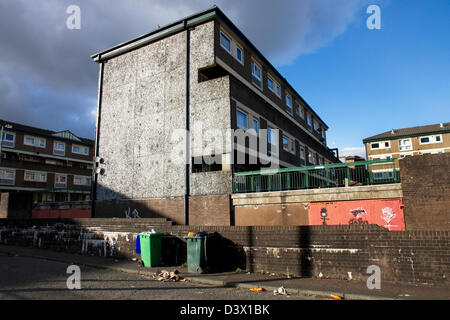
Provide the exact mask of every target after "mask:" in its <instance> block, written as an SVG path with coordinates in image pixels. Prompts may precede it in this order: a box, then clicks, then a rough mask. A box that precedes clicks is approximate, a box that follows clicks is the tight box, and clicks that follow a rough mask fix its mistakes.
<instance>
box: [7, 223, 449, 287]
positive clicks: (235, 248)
mask: <svg viewBox="0 0 450 320" xmlns="http://www.w3.org/2000/svg"><path fill="white" fill-rule="evenodd" d="M151 229H155V230H156V231H160V232H163V233H164V234H165V236H164V237H163V252H162V258H163V261H164V262H165V265H166V266H167V265H180V264H182V263H183V262H185V261H186V243H185V240H184V238H183V237H184V236H185V235H187V233H188V232H189V231H194V232H196V231H206V232H208V233H214V232H217V234H216V235H217V236H218V237H219V238H220V239H221V240H220V241H219V242H216V243H218V244H219V245H218V247H217V248H216V249H214V251H215V252H216V253H218V254H217V255H216V257H217V256H219V258H220V259H221V260H220V259H219V260H218V261H220V263H222V264H224V265H223V266H225V264H226V268H228V269H229V270H235V269H236V268H237V267H239V268H241V269H247V270H249V271H252V272H259V271H260V270H264V271H267V272H276V273H290V274H294V275H302V276H307V277H312V276H317V275H318V274H319V273H320V272H322V274H324V276H328V277H330V278H345V277H346V276H347V272H352V276H353V278H355V279H361V280H364V279H367V277H368V274H367V273H366V270H367V267H369V266H370V265H378V266H379V267H380V268H381V272H382V280H383V279H384V280H388V281H394V282H395V281H396V282H402V283H414V284H424V283H427V284H434V285H449V284H450V281H449V280H448V277H449V274H450V272H449V271H450V268H449V266H450V250H449V247H450V246H449V239H450V231H391V232H388V231H387V230H386V229H384V228H381V227H378V226H374V225H363V226H358V225H355V226H302V227H225V226H224V227H211V226H208V227H193V226H192V227H186V226H174V225H172V223H171V222H170V221H167V220H166V219H74V220H59V221H56V220H46V219H39V220H1V219H0V243H3V244H5V243H6V244H18V245H28V246H30V245H31V246H37V247H42V248H48V249H53V250H64V251H68V252H74V253H82V254H93V255H99V256H114V257H123V258H131V257H137V255H136V254H135V253H134V245H135V243H134V241H135V238H136V233H137V232H139V231H145V230H151ZM219 235H220V236H219ZM227 263H228V264H227ZM232 268H234V269H232ZM221 271H224V270H221Z"/></svg>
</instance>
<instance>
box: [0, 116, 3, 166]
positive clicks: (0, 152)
mask: <svg viewBox="0 0 450 320" xmlns="http://www.w3.org/2000/svg"><path fill="white" fill-rule="evenodd" d="M2 144H3V125H2V130H1V132H0V164H1V163H2Z"/></svg>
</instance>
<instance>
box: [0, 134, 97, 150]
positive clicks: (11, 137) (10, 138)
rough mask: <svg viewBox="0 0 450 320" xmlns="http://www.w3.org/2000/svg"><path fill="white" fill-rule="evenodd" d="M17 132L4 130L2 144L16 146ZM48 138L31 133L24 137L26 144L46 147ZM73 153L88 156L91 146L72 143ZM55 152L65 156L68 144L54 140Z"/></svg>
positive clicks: (9, 146)
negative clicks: (34, 135)
mask: <svg viewBox="0 0 450 320" xmlns="http://www.w3.org/2000/svg"><path fill="white" fill-rule="evenodd" d="M15 140H16V137H15V134H14V133H10V132H3V135H2V146H4V147H8V148H14V146H15ZM46 143H47V142H46V140H45V139H44V138H39V137H33V136H29V135H25V136H24V138H23V144H24V145H26V146H32V147H38V148H45V147H46ZM72 153H75V154H81V155H85V156H88V155H89V147H86V146H81V145H76V144H73V145H72ZM53 154H55V155H59V156H64V155H65V154H66V144H65V143H64V142H59V141H54V142H53Z"/></svg>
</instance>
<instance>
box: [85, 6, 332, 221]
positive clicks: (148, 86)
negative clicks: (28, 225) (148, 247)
mask: <svg viewBox="0 0 450 320" xmlns="http://www.w3.org/2000/svg"><path fill="white" fill-rule="evenodd" d="M92 58H93V59H94V61H96V62H97V63H98V64H99V66H100V68H99V69H100V70H99V94H98V110H97V127H96V132H97V137H96V157H97V160H98V159H100V158H101V159H102V160H101V161H100V162H98V170H97V172H98V173H97V174H96V175H95V177H96V178H95V181H94V192H93V197H94V206H93V216H95V217H130V216H131V217H163V218H170V219H171V220H173V221H175V222H176V223H179V224H190V225H230V224H233V223H234V222H233V209H232V208H233V205H232V203H231V197H230V195H231V194H232V183H233V172H237V171H252V170H258V169H260V168H262V167H272V168H273V167H274V166H275V165H276V167H291V166H302V165H320V164H326V163H333V162H338V159H337V158H336V156H335V154H334V152H333V151H332V150H330V149H329V148H328V147H327V144H326V130H327V129H328V127H327V125H326V124H325V123H324V122H323V121H322V120H321V119H320V117H319V116H318V115H317V114H316V113H315V112H314V110H313V109H312V108H311V107H310V106H309V105H308V104H307V103H306V101H304V100H303V99H302V97H301V96H300V95H299V94H298V93H297V92H296V91H295V90H294V89H293V88H292V87H291V86H290V85H289V83H288V82H287V81H286V80H285V79H284V78H283V77H282V76H281V75H280V74H279V73H278V72H277V70H276V69H275V68H274V67H273V66H272V65H271V64H270V63H269V62H268V61H267V60H266V58H264V56H263V55H262V54H261V53H260V52H259V51H258V50H257V49H256V48H255V47H254V46H253V45H252V44H251V42H250V41H249V40H248V39H247V38H246V37H245V36H244V35H243V34H242V33H241V32H240V31H239V30H238V28H237V27H236V26H235V25H234V24H233V23H232V22H231V21H230V20H229V19H228V18H227V17H226V16H225V15H224V14H223V13H222V11H220V9H219V8H217V7H213V8H211V9H208V10H206V11H203V12H200V13H198V14H195V15H192V16H190V17H187V18H185V19H182V20H180V21H177V22H175V23H172V24H170V25H167V26H165V27H161V28H159V29H157V30H155V31H153V32H151V33H149V34H145V35H143V36H141V37H139V38H136V39H133V40H131V41H128V42H126V43H123V44H120V45H118V46H116V47H113V48H111V49H108V50H106V51H103V52H101V53H98V54H95V55H93V56H92ZM186 129H187V131H188V132H190V133H191V135H190V139H189V138H188V141H189V145H190V147H189V149H188V150H189V153H188V154H187V155H186V153H185V151H186V136H187V134H186V132H187V131H186ZM234 129H242V130H243V131H246V130H247V129H253V130H251V131H248V132H246V133H247V136H251V135H253V136H255V137H257V138H256V139H257V141H258V142H266V141H267V140H270V141H272V147H271V149H270V151H269V152H267V151H266V152H264V155H266V156H267V157H264V156H263V157H262V158H264V161H262V162H261V161H258V162H257V163H255V164H251V163H250V161H249V158H248V153H249V152H248V150H247V151H246V152H244V153H245V154H247V157H246V158H245V162H244V163H237V158H238V157H237V155H238V154H237V151H236V149H237V145H238V144H239V143H237V141H238V140H235V139H234V137H233V134H234V131H232V130H234ZM199 134H200V138H198V137H199ZM211 136H212V137H211ZM230 136H231V137H230ZM261 139H262V140H261ZM213 141H215V142H216V144H214V147H213V148H211V147H209V146H210V145H211V144H212V143H213ZM217 141H220V142H221V143H219V144H218V145H217ZM247 147H248V143H247ZM258 150H259V149H258ZM262 150H264V149H262ZM241 154H242V153H241ZM207 155H210V156H213V157H214V158H212V159H211V158H207V157H204V156H207ZM186 159H190V160H191V162H189V161H186ZM267 159H269V160H270V159H271V160H274V159H275V160H276V161H275V160H274V161H272V162H270V163H267ZM211 162H212V163H211ZM252 163H253V162H252ZM186 164H187V165H186ZM100 169H103V170H102V172H101V173H100ZM187 181H189V184H187ZM130 212H132V213H133V214H132V215H131V214H130Z"/></svg>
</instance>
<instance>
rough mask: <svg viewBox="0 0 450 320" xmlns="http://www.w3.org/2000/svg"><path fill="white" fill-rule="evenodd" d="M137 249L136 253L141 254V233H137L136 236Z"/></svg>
mask: <svg viewBox="0 0 450 320" xmlns="http://www.w3.org/2000/svg"><path fill="white" fill-rule="evenodd" d="M135 251H136V254H141V241H140V240H139V233H138V234H137V237H136V244H135Z"/></svg>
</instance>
